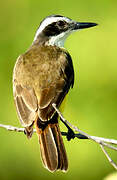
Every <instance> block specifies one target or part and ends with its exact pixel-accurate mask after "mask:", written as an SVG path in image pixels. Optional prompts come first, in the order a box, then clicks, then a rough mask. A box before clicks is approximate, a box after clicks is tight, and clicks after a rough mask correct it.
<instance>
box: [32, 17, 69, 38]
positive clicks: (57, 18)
mask: <svg viewBox="0 0 117 180" xmlns="http://www.w3.org/2000/svg"><path fill="white" fill-rule="evenodd" d="M60 20H65V21H66V22H69V21H70V19H69V18H66V17H47V18H46V19H45V20H44V21H43V22H42V23H41V25H40V27H39V28H38V30H37V32H36V34H35V37H34V41H35V40H36V39H37V37H38V35H39V34H40V33H41V32H42V31H43V30H44V28H45V27H47V26H48V25H49V24H52V23H53V22H57V21H60Z"/></svg>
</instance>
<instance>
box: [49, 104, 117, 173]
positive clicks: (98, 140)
mask: <svg viewBox="0 0 117 180" xmlns="http://www.w3.org/2000/svg"><path fill="white" fill-rule="evenodd" d="M52 105H53V107H54V109H55V110H56V112H57V113H58V115H59V116H60V118H61V120H62V122H64V124H67V125H69V126H70V127H71V128H72V129H74V130H75V131H76V132H79V133H80V134H82V135H84V136H86V137H87V138H88V139H90V140H92V141H95V142H96V143H98V144H99V145H100V146H101V148H102V150H103V152H104V154H105V156H106V157H107V159H108V161H109V162H110V163H111V165H112V166H113V167H114V168H115V169H116V170H117V165H116V164H115V163H114V162H113V160H112V159H111V158H110V156H109V155H108V153H107V152H106V150H105V149H104V146H105V147H107V148H109V149H113V150H115V151H117V148H116V147H114V146H112V145H110V144H114V145H117V140H115V139H107V138H102V137H96V136H91V135H89V134H87V133H85V132H83V131H81V130H80V129H79V128H78V127H76V126H74V125H72V124H71V123H70V122H69V121H67V120H66V119H65V118H64V117H63V115H62V114H61V112H60V111H59V110H58V108H57V107H56V104H52ZM75 137H77V134H75ZM107 143H109V144H107Z"/></svg>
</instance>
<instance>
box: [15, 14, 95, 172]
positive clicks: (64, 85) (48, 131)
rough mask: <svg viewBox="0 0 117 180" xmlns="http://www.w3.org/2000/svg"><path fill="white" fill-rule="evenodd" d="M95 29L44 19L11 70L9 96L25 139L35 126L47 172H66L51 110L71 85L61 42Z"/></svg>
mask: <svg viewBox="0 0 117 180" xmlns="http://www.w3.org/2000/svg"><path fill="white" fill-rule="evenodd" d="M96 25H97V24H96V23H84V22H83V23H80V22H76V21H73V20H72V19H70V18H67V17H64V16H60V15H51V16H48V17H46V18H45V19H44V20H43V21H42V22H41V23H40V26H39V28H38V30H37V32H36V35H35V37H34V41H33V43H32V45H31V46H30V48H29V49H28V50H27V51H26V52H25V53H24V54H22V55H20V56H19V57H18V59H17V61H16V64H15V67H14V71H13V95H14V99H15V104H16V110H17V113H18V116H19V119H20V122H21V124H22V126H24V127H25V133H26V135H27V137H28V138H31V136H32V133H33V125H34V124H35V126H36V131H37V135H38V138H39V144H40V151H41V158H42V161H43V164H44V166H45V167H46V168H47V169H48V170H49V171H51V172H54V171H56V170H62V171H66V170H67V169H68V159H67V155H66V150H65V147H64V143H63V139H62V136H61V132H60V128H59V124H58V114H57V113H56V112H55V109H54V108H53V106H52V104H53V103H55V104H56V106H57V108H59V107H60V106H61V104H62V102H63V100H64V98H65V96H66V94H67V93H68V91H69V89H70V87H71V88H72V87H73V85H74V69H73V64H72V59H71V56H70V54H69V53H68V51H67V50H66V49H65V48H64V42H65V40H66V38H67V37H68V36H69V35H70V34H71V33H72V32H74V31H77V30H79V29H84V28H89V27H92V26H96Z"/></svg>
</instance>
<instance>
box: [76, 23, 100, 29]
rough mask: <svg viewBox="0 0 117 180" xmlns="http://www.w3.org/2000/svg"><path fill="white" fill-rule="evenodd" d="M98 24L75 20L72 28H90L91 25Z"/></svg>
mask: <svg viewBox="0 0 117 180" xmlns="http://www.w3.org/2000/svg"><path fill="white" fill-rule="evenodd" d="M97 25H98V24H96V23H90V22H86V23H85V22H75V23H74V25H73V30H78V29H84V28H90V27H93V26H97Z"/></svg>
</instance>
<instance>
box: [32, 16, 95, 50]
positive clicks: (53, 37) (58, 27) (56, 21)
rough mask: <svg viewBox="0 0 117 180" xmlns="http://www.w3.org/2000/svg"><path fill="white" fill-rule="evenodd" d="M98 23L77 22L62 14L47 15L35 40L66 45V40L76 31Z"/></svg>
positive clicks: (48, 43) (47, 43)
mask: <svg viewBox="0 0 117 180" xmlns="http://www.w3.org/2000/svg"><path fill="white" fill-rule="evenodd" d="M96 25H97V24H96V23H89V22H87V23H85V22H82V23H81V22H76V21H74V20H72V19H70V18H68V17H64V16H60V15H51V16H47V17H46V18H45V19H44V20H43V21H42V22H41V23H40V26H39V28H38V30H37V32H36V35H35V38H34V42H35V41H38V40H39V42H40V43H45V44H46V45H56V46H59V47H63V46H64V41H65V40H66V38H67V37H68V35H69V34H71V33H72V32H74V31H77V30H79V29H84V28H90V27H93V26H96Z"/></svg>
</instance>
